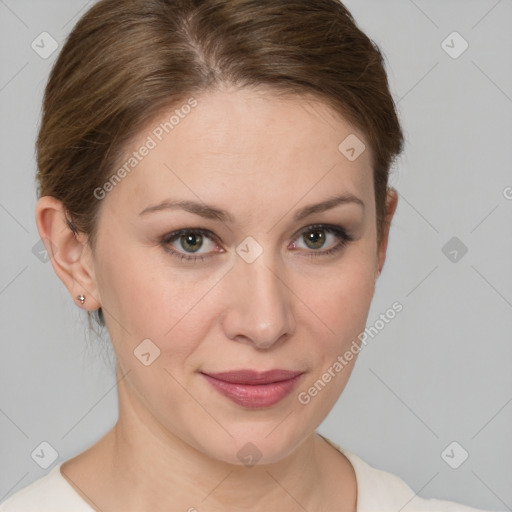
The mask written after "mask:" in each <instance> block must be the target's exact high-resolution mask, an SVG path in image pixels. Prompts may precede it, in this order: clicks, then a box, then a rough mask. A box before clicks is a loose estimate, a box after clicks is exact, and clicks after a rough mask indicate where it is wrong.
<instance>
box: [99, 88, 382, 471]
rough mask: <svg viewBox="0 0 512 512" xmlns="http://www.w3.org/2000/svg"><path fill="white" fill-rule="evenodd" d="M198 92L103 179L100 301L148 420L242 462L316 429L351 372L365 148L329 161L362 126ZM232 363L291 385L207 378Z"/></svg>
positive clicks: (272, 455)
mask: <svg viewBox="0 0 512 512" xmlns="http://www.w3.org/2000/svg"><path fill="white" fill-rule="evenodd" d="M195 100H196V101H197V104H196V106H194V107H192V108H190V109H188V108H184V109H182V110H181V111H180V112H181V113H182V115H181V116H180V117H179V122H177V123H176V124H175V125H174V126H173V129H172V131H171V130H169V133H166V132H165V131H164V130H162V125H160V123H163V122H164V121H165V120H168V119H169V117H170V115H169V114H167V113H166V114H165V115H163V116H162V117H161V118H158V119H155V120H154V122H152V123H151V124H149V125H148V127H147V129H145V130H142V131H141V133H140V136H139V138H138V140H135V141H134V142H133V145H132V146H131V147H130V148H129V151H128V153H129V154H130V155H131V154H132V153H133V151H139V148H141V147H142V146H144V145H146V147H150V149H149V150H148V151H144V150H142V151H140V152H139V157H140V161H139V159H138V160H137V164H136V165H134V166H133V167H130V169H131V170H130V172H128V173H126V176H125V177H123V179H122V180H121V181H120V182H119V183H118V184H116V186H114V187H107V188H109V189H110V188H111V190H109V192H108V193H107V194H106V195H105V197H104V199H102V201H101V208H100V217H99V221H98V237H97V244H96V247H95V251H94V254H93V256H92V258H93V260H92V261H93V268H94V279H95V282H96V285H97V294H98V297H99V298H100V301H101V305H102V307H103V310H104V314H105V319H106V322H107V327H108V330H109V332H110V335H111V338H112V342H113V345H114V349H115V352H116V355H117V360H118V364H119V367H120V368H121V369H122V372H123V373H126V372H128V374H127V376H126V377H125V378H124V379H123V382H122V385H123V386H124V389H125V392H126V394H127V395H126V396H129V397H130V402H131V403H132V406H134V407H136V408H137V409H138V411H139V413H140V414H141V415H143V416H144V418H145V421H146V422H147V424H148V425H149V428H152V429H154V431H157V430H158V431H159V432H160V434H159V435H164V436H170V437H172V438H174V439H176V438H179V439H181V440H182V441H185V442H186V443H188V444H189V445H191V446H193V447H195V448H196V449H198V450H200V451H201V452H203V453H204V454H207V455H208V456H210V457H212V458H214V459H217V460H223V461H226V462H229V463H233V464H241V463H242V462H241V458H240V455H237V453H238V452H239V450H240V449H242V448H243V447H244V446H246V443H252V445H254V446H256V447H257V449H258V450H259V453H260V454H261V460H260V463H270V462H275V461H278V460H280V459H282V458H283V457H285V456H286V455H288V454H290V453H291V452H292V451H293V450H294V449H295V448H296V447H297V446H298V445H299V444H300V443H301V442H302V441H304V440H305V439H306V438H307V437H308V436H309V435H310V434H312V433H313V432H314V431H315V430H316V428H317V427H318V425H319V424H320V423H321V422H322V420H323V419H324V418H325V417H326V415H327V414H328V413H329V411H330V410H331V408H332V407H333V405H334V403H335V402H336V400H337V398H338V397H339V395H340V393H341V392H342V390H343V388H344V386H345V385H346V382H347V380H348V378H349V375H350V373H351V371H352V368H353V365H354V362H355V356H354V358H353V359H352V360H351V361H349V362H346V364H345V365H344V366H343V368H342V369H341V370H339V366H335V363H336V361H337V360H338V361H339V359H338V356H343V354H344V353H345V352H346V351H347V350H349V349H350V347H351V346H352V347H353V346H354V341H356V342H357V341H358V338H357V336H358V334H360V333H361V332H362V331H363V330H364V327H365V322H366V319H367V315H368V310H369V307H370V302H371V299H372V297H373V294H374V288H375V274H376V269H377V266H378V261H377V245H376V243H377V242H376V225H375V222H376V221H375V204H374V201H375V199H374V189H373V179H372V168H371V154H370V150H369V148H368V146H367V149H366V150H365V151H363V153H362V154H361V155H360V156H359V157H358V158H357V159H355V160H353V159H348V158H347V157H346V156H345V155H344V154H342V153H341V152H340V150H339V149H338V146H339V145H340V143H341V142H342V141H344V140H345V139H346V137H348V136H349V135H356V136H357V137H358V138H359V139H360V140H361V141H364V140H365V138H364V136H363V134H361V133H359V132H358V131H356V130H355V129H354V128H353V127H351V126H350V125H349V124H348V123H347V122H346V121H344V120H343V119H341V118H339V117H338V116H336V115H335V113H334V112H333V111H331V110H330V109H329V108H328V107H327V106H325V105H323V104H321V103H318V102H314V101H312V100H305V99H301V98H300V97H295V98H288V99H279V98H277V96H272V94H271V93H270V92H266V93H262V92H261V91H260V93H257V92H256V91H253V90H248V89H243V90H238V91H234V90H233V91H218V92H215V93H213V92H210V93H208V94H205V95H204V96H196V97H195ZM178 109H179V106H178ZM184 112H188V113H187V114H184ZM176 119H177V118H176ZM176 119H175V120H174V121H176ZM159 127H160V128H159ZM148 137H149V139H148ZM150 139H151V141H152V142H151V141H150ZM160 139H161V140H160ZM142 153H144V154H145V156H141V154H142ZM146 153H147V154H146ZM127 159H128V156H127ZM123 163H124V162H121V164H120V166H119V167H121V165H122V164H123ZM132 164H134V161H132ZM127 168H128V167H127ZM122 174H124V173H122ZM340 197H344V198H345V199H344V200H336V198H340ZM326 201H330V203H328V204H324V203H326ZM178 202H181V206H180V205H179V204H177V203H178ZM321 204H324V206H323V207H320V206H319V207H318V208H309V207H311V206H313V205H321ZM144 340H145V341H144ZM141 343H142V345H141ZM356 353H357V352H356ZM240 369H251V370H256V371H259V372H263V371H267V370H273V369H283V370H289V371H293V372H296V373H297V372H298V373H299V376H298V377H296V378H295V379H293V380H288V381H287V382H281V384H273V385H269V384H267V385H261V386H252V387H250V386H248V385H238V386H237V385H234V384H231V385H230V384H225V385H223V384H222V382H221V383H219V381H213V380H211V379H208V378H207V377H205V375H204V373H206V374H213V373H218V372H228V371H234V370H240ZM329 369H331V370H330V375H331V378H330V379H328V378H327V377H325V373H326V372H328V373H329ZM323 375H324V377H323V378H322V376H323ZM319 379H321V380H322V383H323V385H320V386H319V385H318V381H319ZM274 380H275V379H274ZM214 383H216V385H214ZM315 383H317V388H316V389H317V391H316V393H315V392H314V391H313V392H308V390H310V388H311V387H314V386H315ZM220 388H222V389H223V390H224V392H221V391H220ZM225 393H228V395H229V396H227V395H226V394H225ZM133 404H135V405H133ZM122 406H123V405H122V404H120V407H122ZM283 418H286V419H285V420H283ZM245 449H246V450H247V449H249V448H247V447H246V448H245ZM250 449H254V448H250Z"/></svg>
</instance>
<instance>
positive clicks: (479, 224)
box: [0, 0, 512, 510]
mask: <svg viewBox="0 0 512 512" xmlns="http://www.w3.org/2000/svg"><path fill="white" fill-rule="evenodd" d="M345 3H346V5H347V7H348V8H349V9H350V10H351V11H352V13H353V15H354V17H355V19H356V21H357V22H358V24H359V25H360V27H361V28H362V29H363V30H364V31H366V32H367V33H368V35H369V36H370V37H371V38H372V39H373V40H374V41H375V42H376V43H377V44H378V45H379V46H380V47H381V49H382V51H383V53H384V55H385V57H386V64H387V69H388V73H389V78H390V82H391V87H392V91H393V94H394V96H395V98H396V100H397V102H398V108H399V113H400V117H401V120H402V123H403V127H404V130H405V135H406V138H407V144H406V149H405V153H404V154H403V156H402V158H401V159H400V160H399V161H398V163H397V165H396V166H395V169H394V171H393V176H392V179H391V184H392V185H393V186H395V187H396V188H397V190H398V191H399V193H400V201H399V205H398V210H397V214H396V217H395V219H394V224H393V227H392V230H391V235H390V245H389V252H388V258H387V261H386V265H385V267H384V271H383V274H382V275H381V277H380V279H379V282H378V287H377V292H376V295H375V299H374V302H373V304H372V308H371V310H370V315H369V318H368V325H372V324H373V323H374V322H375V320H376V319H377V318H378V317H379V315H380V314H381V313H385V311H386V310H387V309H388V308H389V307H390V306H391V304H392V303H393V302H394V301H397V300H398V301H400V302H401V303H402V304H403V308H404V309H403V311H402V312H401V313H399V314H398V315H397V316H396V318H395V319H394V320H393V321H392V322H391V323H389V324H388V325H386V327H385V328H384V329H382V330H381V331H380V332H379V334H378V335H377V336H376V337H375V338H373V339H369V341H368V344H367V346H366V347H365V348H364V349H363V351H362V352H361V354H360V356H359V360H358V362H357V365H356V367H355V370H354V373H353V374H352V377H351V380H350V381H349V384H348V387H347V388H346V389H345V391H344V393H343V394H342V396H341V398H340V400H339V401H338V403H337V405H336V407H335V408H334V409H333V410H332V412H331V414H330V415H329V416H328V417H327V419H326V420H325V422H324V423H323V424H322V425H321V427H320V429H319V431H320V432H321V433H323V434H324V435H327V436H328V437H330V438H331V439H332V440H334V441H335V442H338V443H339V444H341V445H342V446H344V447H345V448H347V449H349V450H350V451H352V452H355V453H356V454H358V455H359V456H361V457H362V458H363V459H364V460H366V461H367V462H368V463H370V464H372V465H373V466H375V467H378V468H381V469H384V470H386V471H390V472H392V473H395V474H397V475H398V476H400V477H401V478H403V479H405V480H406V482H407V483H408V484H409V485H410V486H411V487H412V488H413V489H414V491H415V492H417V493H418V494H419V495H421V496H423V497H437V498H441V499H449V500H454V501H459V502H461V503H465V504H468V505H472V506H475V507H479V508H486V509H490V510H512V485H511V483H512V436H511V432H512V429H511V427H512V372H511V362H512V343H511V331H512V314H511V313H512V266H511V262H512V236H511V235H512V222H511V220H512V200H511V199H507V197H506V195H508V197H512V189H507V187H512V168H511V156H512V155H511V145H512V144H511V142H512V139H511V136H512V58H511V57H512V31H511V29H510V27H511V26H512V2H511V1H510V0H501V1H496V0H472V1H470V0H449V1H448V0H444V1H441V0H435V1H434V0H429V1H427V0H415V1H412V0H347V1H346V2H345ZM88 5H90V2H85V1H79V0H72V1H71V0H65V1H64V0H60V1H57V0H48V1H45V2H36V1H27V0H17V1H16V2H15V1H14V0H0V42H1V66H0V73H1V74H0V109H1V110H0V111H1V123H0V145H1V146H0V148H1V155H2V160H1V173H2V181H1V183H2V185H1V192H0V226H1V234H2V251H1V253H0V258H1V260H0V261H1V264H0V265H1V267H0V268H1V277H0V311H1V314H2V323H1V334H2V338H1V340H2V341H1V343H2V357H1V358H0V375H1V387H0V465H1V468H0V502H1V501H3V500H4V499H5V498H6V497H7V496H8V495H10V494H12V493H13V492H15V491H17V490H19V489H21V488H22V487H24V486H26V485H28V484H29V483H30V482H32V481H33V480H35V479H37V478H39V477H41V476H43V475H44V474H45V473H46V472H47V471H49V470H50V469H51V468H52V467H53V466H54V465H55V464H56V463H57V462H58V461H61V460H64V459H67V458H69V457H71V456H73V455H75V454H76V453H79V452H80V451H82V450H84V449H86V448H87V447H88V446H90V445H91V444H93V443H94V442H95V441H96V440H97V439H99V438H100V437H102V435H103V434H104V433H105V432H106V431H107V430H108V429H110V428H111V427H112V426H113V425H114V424H115V421H116V419H117V396H116V379H115V374H114V373H113V363H112V359H111V355H109V354H110V352H109V350H108V345H106V346H107V349H105V350H102V349H101V347H102V346H104V345H105V344H106V341H105V340H101V339H98V337H97V336H95V335H94V334H89V333H88V331H87V322H86V319H85V316H82V314H83V313H82V312H81V311H79V309H78V308H77V306H76V305H75V304H74V303H73V301H72V299H71V298H70V297H69V295H68V293H67V291H66V290H65V288H64V286H63V285H62V284H61V282H60V281H59V280H58V278H57V277H56V276H55V274H54V272H53V270H52V268H51V265H50V263H48V262H46V263H44V262H42V261H40V259H38V258H37V257H36V256H35V255H34V254H33V252H32V248H33V246H34V245H35V244H37V242H38V241H39V237H38V233H37V229H36V225H35V222H34V208H35V203H36V197H35V185H34V173H35V160H34V141H35V137H36V133H37V126H38V123H39V113H40V103H41V97H42V92H43V89H44V85H45V80H46V78H47V76H48V73H49V70H50V66H51V64H52V63H53V61H54V59H55V57H56V55H57V52H55V53H54V54H53V55H51V56H50V57H49V58H48V59H42V58H41V57H40V56H39V55H38V54H37V53H36V52H35V51H34V50H33V49H32V48H31V43H32V41H33V40H35V39H36V38H37V37H38V36H39V34H40V33H41V32H43V31H47V32H49V33H50V34H51V35H52V37H53V38H55V40H56V41H57V42H58V43H59V48H60V45H61V44H62V42H63V40H64V39H65V37H66V36H67V34H68V33H69V31H70V30H71V28H72V26H73V24H74V23H75V22H76V21H77V17H78V16H79V15H80V14H81V13H82V12H83V10H84V9H85V8H86V6H88ZM453 31H457V32H459V33H460V34H461V35H462V37H463V38H464V39H465V40H466V41H467V42H468V43H469V48H468V49H467V51H465V52H464V53H463V54H462V55H460V56H459V57H458V58H456V59H454V58H452V57H450V56H449V55H448V54H447V53H446V52H445V51H444V49H443V48H442V46H441V43H442V41H444V40H445V39H446V38H447V36H448V35H449V34H451V33H452V32H453ZM448 44H450V45H451V46H454V48H453V49H452V51H456V50H457V49H459V48H461V46H460V44H459V42H457V41H454V43H451V42H450V39H448ZM507 190H509V191H510V193H509V194H507ZM452 237H457V238H458V239H459V240H460V242H461V243H463V244H464V245H465V246H466V247H467V248H468V252H467V253H466V254H465V255H464V256H463V257H461V258H460V259H459V261H457V262H452V261H450V260H449V259H448V257H447V256H445V254H444V253H443V251H442V248H443V246H444V245H445V244H446V243H447V242H448V241H449V240H450V239H451V238H452ZM459 254H461V253H459ZM42 441H47V442H49V443H50V444H51V445H52V446H53V447H54V448H55V449H56V450H57V452H58V455H59V458H58V459H57V461H56V462H55V463H53V464H52V465H51V466H50V468H49V469H47V470H44V469H41V468H40V467H39V466H38V465H37V464H36V463H35V462H34V460H33V459H32V458H31V453H32V452H33V450H34V449H35V448H36V447H37V446H38V445H39V444H40V443H41V442H42ZM452 441H457V442H458V443H459V444H460V445H461V446H462V447H463V448H464V449H465V450H466V451H467V452H468V454H469V457H468V458H467V460H466V461H465V462H464V463H463V464H462V465H461V466H460V467H459V468H458V469H452V468H451V467H449V466H448V464H447V463H446V462H445V460H443V458H442V457H441V453H442V452H443V451H444V449H445V448H446V447H447V446H448V445H449V444H450V443H451V442H452ZM450 454H451V453H450ZM453 454H454V455H453V457H452V459H456V458H457V457H459V456H460V451H459V449H458V448H457V450H455V451H454V452H453Z"/></svg>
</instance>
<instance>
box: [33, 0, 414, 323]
mask: <svg viewBox="0 0 512 512" xmlns="http://www.w3.org/2000/svg"><path fill="white" fill-rule="evenodd" d="M224 84H226V85H235V86H239V87H244V86H245V87H253V86H254V87H257V86H268V87H270V88H272V89H273V90H274V91H275V92H276V94H277V93H279V94H291V95H293V94H299V95H301V94H302V95H304V94H313V95H314V96H316V97H317V98H318V99H320V100H322V101H323V102H324V103H326V104H328V105H329V106H330V107H332V108H333V109H334V110H335V111H336V112H338V113H340V114H341V115H342V116H343V117H344V118H345V119H346V120H347V121H348V122H350V123H352V125H353V126H355V127H356V128H358V129H360V130H361V132H362V133H363V134H365V136H366V138H367V141H368V143H369V144H370V148H371V152H372V158H373V171H374V188H375V202H376V212H377V233H378V241H380V240H381V234H382V230H383V228H384V221H385V211H386V210H385V208H386V205H385V201H386V193H387V187H388V177H389V170H390V167H391V164H392V161H393V159H394V158H395V157H396V156H397V155H398V154H399V153H400V152H401V151H402V148H403V143H404V138H403V134H402V130H401V127H400V123H399V120H398V117H397V113H396V110H395V104H394V102H393V99H392V97H391V94H390V91H389V86H388V81H387V75H386V72H385V69H384V62H383V57H382V54H381V52H380V51H379V49H378V47H377V46H376V45H375V43H373V41H371V39H369V38H368V37H367V36H366V35H365V34H364V33H363V32H362V31H361V30H360V29H359V28H358V27H357V25H356V23H355V22H354V19H353V18H352V15H351V14H350V13H349V11H348V10H347V9H346V8H345V7H344V6H343V4H342V3H340V2H339V1H338V0H100V1H99V2H98V3H96V4H95V5H93V6H92V7H91V8H90V9H89V10H88V11H87V12H86V13H85V14H84V15H83V16H82V18H81V19H80V20H79V21H78V23H77V24H76V26H75V27H74V29H73V31H72V32H71V34H70V35H69V37H68V39H67V41H66V43H65V44H64V46H63V48H62V50H61V52H60V55H59V56H58V58H57V60H56V62H55V64H54V66H53V69H52V71H51V74H50V77H49V80H48V84H47V86H46V90H45V95H44V101H43V114H42V121H41V126H40V131H39V136H38V139H37V165H38V174H37V179H38V195H39V196H43V195H50V196H54V197H56V198H58V199H60V200H61V201H62V202H63V205H64V208H65V210H66V212H67V215H68V219H69V222H68V224H69V227H70V228H71V229H72V230H73V231H74V232H75V233H76V232H78V231H80V232H83V233H85V234H86V235H87V237H88V240H89V243H90V245H91V247H92V248H94V242H95V234H96V233H95V228H96V220H97V216H98V214H99V207H100V200H99V199H98V198H97V197H96V196H95V194H93V191H94V190H95V189H97V188H98V187H102V186H103V185H104V183H105V182H106V181H107V180H108V178H109V176H110V175H111V174H112V172H113V171H114V169H115V168H116V164H117V162H118V161H119V159H120V157H121V156H122V155H123V151H124V150H125V149H126V147H127V144H129V142H130V141H131V140H132V139H133V137H134V136H136V135H137V133H138V132H139V130H140V129H141V128H142V127H144V126H145V125H146V124H147V123H148V122H149V121H150V120H151V119H153V118H155V116H157V115H159V114H160V113H161V112H162V111H163V110H164V109H166V108H169V107H171V106H173V105H177V104H179V103H182V102H183V103H185V102H186V100H187V98H189V97H190V96H191V95H193V94H199V93H203V92H206V91H208V90H210V89H213V88H215V87H218V86H220V85H224ZM340 142H341V141H340ZM97 320H98V322H99V323H100V324H102V325H104V321H103V317H102V313H101V309H100V310H98V317H97Z"/></svg>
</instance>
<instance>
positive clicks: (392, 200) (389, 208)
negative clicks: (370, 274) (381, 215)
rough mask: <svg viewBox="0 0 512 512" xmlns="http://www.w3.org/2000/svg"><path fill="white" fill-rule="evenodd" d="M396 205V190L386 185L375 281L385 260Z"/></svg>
mask: <svg viewBox="0 0 512 512" xmlns="http://www.w3.org/2000/svg"><path fill="white" fill-rule="evenodd" d="M397 205H398V192H397V191H396V190H395V189H394V188H393V187H388V192H387V196H386V218H385V221H384V228H383V232H382V240H381V242H380V244H379V247H378V251H377V268H376V269H375V281H377V278H378V277H379V275H380V273H381V272H382V267H383V266H384V262H385V260H386V252H387V247H388V239H389V230H390V228H391V221H392V219H393V216H394V215H395V212H396V207H397Z"/></svg>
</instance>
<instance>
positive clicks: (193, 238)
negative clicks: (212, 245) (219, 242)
mask: <svg viewBox="0 0 512 512" xmlns="http://www.w3.org/2000/svg"><path fill="white" fill-rule="evenodd" d="M201 238H202V237H201V235H199V234H195V233H190V234H188V235H182V236H181V240H182V242H185V244H184V249H186V246H187V245H189V249H191V250H192V252H195V251H197V250H198V249H200V247H201ZM182 245H183V244H182ZM191 246H192V247H191ZM193 246H195V247H193Z"/></svg>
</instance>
